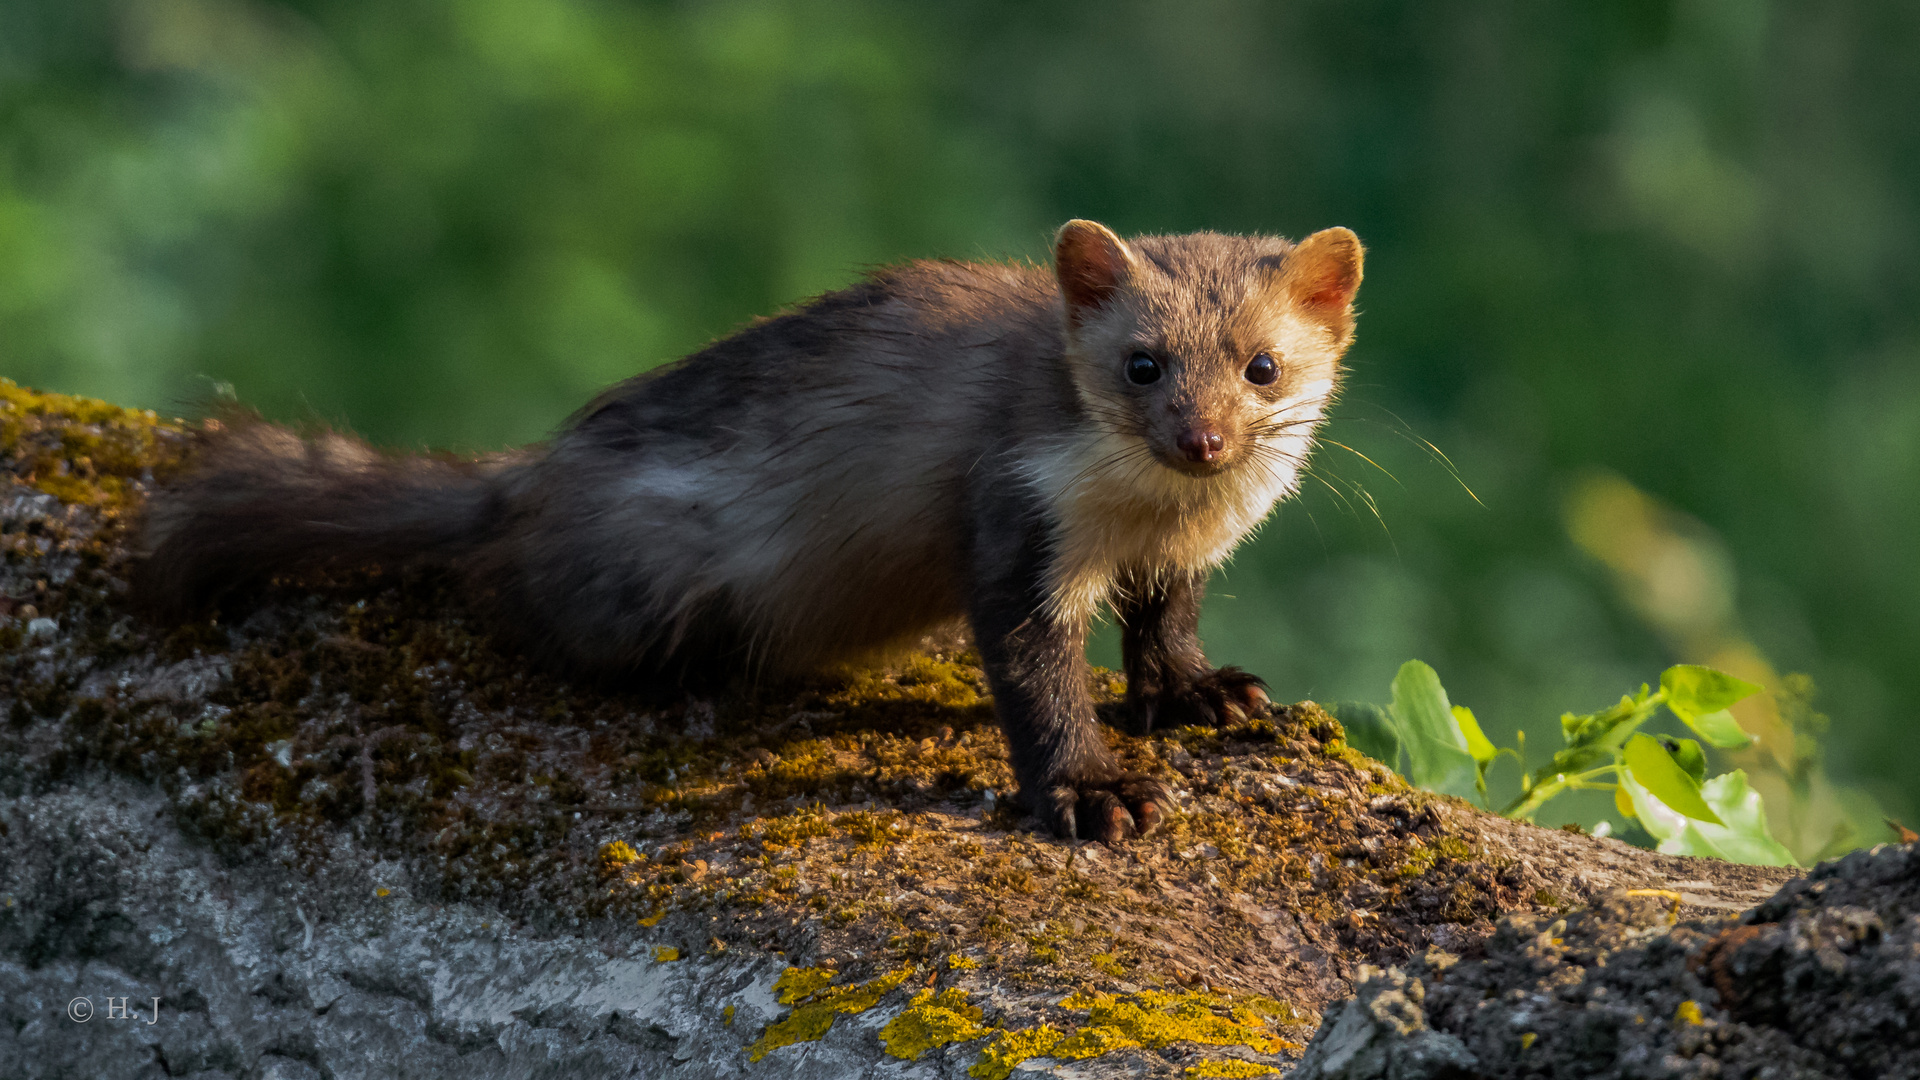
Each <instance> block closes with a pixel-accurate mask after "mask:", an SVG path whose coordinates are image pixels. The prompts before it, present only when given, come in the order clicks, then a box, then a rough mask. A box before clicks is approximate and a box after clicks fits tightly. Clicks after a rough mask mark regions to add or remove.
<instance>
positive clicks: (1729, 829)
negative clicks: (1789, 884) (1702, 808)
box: [1620, 769, 1796, 866]
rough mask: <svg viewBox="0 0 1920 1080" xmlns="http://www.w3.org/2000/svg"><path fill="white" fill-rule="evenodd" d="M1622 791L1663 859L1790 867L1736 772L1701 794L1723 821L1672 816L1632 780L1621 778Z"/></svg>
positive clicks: (1710, 784) (1715, 780) (1717, 779)
mask: <svg viewBox="0 0 1920 1080" xmlns="http://www.w3.org/2000/svg"><path fill="white" fill-rule="evenodd" d="M1620 787H1621V790H1622V791H1625V792H1626V793H1627V794H1628V796H1629V797H1630V798H1631V799H1632V801H1633V807H1634V811H1635V815H1634V816H1635V817H1637V818H1639V820H1640V824H1641V825H1642V826H1643V827H1644V828H1645V829H1646V830H1647V831H1648V832H1649V833H1651V834H1652V835H1653V837H1654V839H1655V840H1657V841H1659V850H1660V851H1661V852H1662V853H1663V854H1667V855H1698V856H1704V857H1706V858H1712V859H1727V860H1729V861H1731V862H1742V863H1752V864H1755V865H1758V866H1794V865H1796V863H1795V861H1794V858H1793V853H1792V852H1790V851H1788V850H1787V849H1786V848H1785V847H1783V846H1781V844H1780V842H1779V841H1777V840H1775V839H1774V838H1773V836H1772V834H1771V833H1769V832H1768V831H1767V811H1766V807H1765V805H1763V804H1762V802H1761V800H1760V793H1759V792H1757V791H1754V790H1753V789H1752V788H1750V787H1748V786H1747V774H1746V773H1744V772H1742V771H1741V770H1739V769H1735V770H1733V771H1732V772H1729V773H1722V774H1721V775H1719V776H1716V777H1714V778H1713V779H1711V780H1709V781H1707V782H1706V783H1705V784H1702V785H1701V787H1700V795H1701V798H1702V799H1703V800H1705V801H1706V803H1707V804H1708V805H1709V806H1711V807H1712V808H1713V810H1714V812H1715V813H1716V814H1718V815H1719V816H1720V818H1721V820H1722V822H1723V824H1720V825H1713V824H1710V823H1708V822H1705V821H1701V820H1699V819H1696V818H1690V817H1686V816H1683V815H1681V814H1678V813H1675V812H1674V811H1673V810H1672V808H1670V807H1668V806H1666V805H1665V804H1664V803H1662V802H1660V801H1659V800H1658V799H1655V798H1654V797H1653V796H1652V795H1651V794H1650V793H1649V792H1648V791H1647V790H1646V789H1645V788H1643V787H1641V786H1640V785H1639V784H1637V783H1635V782H1634V781H1633V778H1632V777H1629V776H1625V775H1623V776H1621V778H1620Z"/></svg>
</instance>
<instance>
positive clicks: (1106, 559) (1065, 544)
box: [1026, 409, 1317, 619]
mask: <svg viewBox="0 0 1920 1080" xmlns="http://www.w3.org/2000/svg"><path fill="white" fill-rule="evenodd" d="M1315 411H1316V412H1317V409H1316V410H1315ZM1316 418H1317V417H1316ZM1286 442H1287V443H1288V444H1289V445H1286V446H1284V447H1283V446H1280V445H1272V446H1270V447H1268V448H1267V450H1268V451H1270V452H1264V453H1259V454H1258V455H1257V459H1256V458H1253V457H1250V458H1249V459H1247V460H1244V461H1242V462H1241V463H1240V464H1239V465H1238V466H1236V467H1234V468H1230V469H1228V470H1227V471H1225V472H1223V473H1221V474H1219V475H1217V476H1209V477H1194V476H1188V475H1187V474H1185V473H1181V472H1177V471H1175V470H1173V469H1171V468H1168V467H1167V466H1165V465H1163V464H1161V463H1160V462H1159V461H1158V460H1157V459H1155V458H1154V457H1153V455H1152V453H1151V451H1149V450H1148V449H1147V447H1146V446H1145V445H1144V444H1142V443H1141V442H1140V441H1139V440H1138V438H1136V437H1132V436H1127V435H1121V434H1117V433H1088V434H1086V435H1083V436H1079V437H1074V438H1069V439H1066V440H1062V441H1061V442H1059V443H1055V444H1052V445H1050V446H1048V447H1046V448H1044V449H1042V450H1040V451H1039V452H1037V453H1035V454H1034V455H1033V456H1032V457H1030V458H1029V459H1028V461H1029V465H1028V468H1027V470H1026V472H1027V477H1028V481H1029V482H1030V483H1031V484H1032V485H1033V486H1034V488H1035V490H1036V491H1037V492H1038V493H1039V494H1040V496H1041V497H1042V498H1043V499H1044V500H1045V503H1046V506H1047V507H1048V511H1049V514H1050V516H1051V517H1052V525H1053V544H1054V549H1053V553H1052V554H1053V558H1052V560H1051V562H1050V564H1049V575H1048V576H1049V580H1048V583H1047V584H1048V605H1049V607H1050V608H1051V609H1052V610H1051V614H1053V615H1054V616H1055V617H1056V618H1061V619H1086V618H1090V617H1092V616H1093V615H1094V614H1095V613H1096V612H1097V611H1098V610H1099V607H1100V605H1101V604H1103V603H1105V602H1106V601H1107V600H1108V599H1109V598H1110V597H1111V595H1112V593H1113V590H1114V588H1115V585H1116V583H1117V582H1118V581H1119V580H1120V579H1121V578H1122V577H1123V576H1137V577H1140V578H1145V579H1149V580H1150V579H1152V578H1154V577H1156V576H1159V575H1162V574H1168V573H1175V572H1195V571H1204V570H1209V569H1211V568H1213V567H1215V566H1218V565H1219V564H1220V563H1222V562H1224V561H1225V560H1226V558H1227V556H1228V555H1230V554H1231V553H1232V552H1233V549H1234V548H1235V547H1237V546H1238V545H1239V543H1240V541H1241V540H1243V539H1245V538H1246V537H1247V535H1248V534H1249V533H1251V532H1252V531H1253V530H1254V529H1255V528H1256V527H1257V526H1258V525H1259V524H1260V522H1261V521H1263V520H1265V518H1266V516H1267V514H1268V513H1270V512H1271V511H1272V509H1273V506H1274V504H1275V503H1277V502H1278V501H1279V500H1281V499H1282V498H1285V497H1286V496H1288V495H1290V494H1292V493H1293V491H1294V490H1295V489H1296V488H1297V487H1298V485H1299V462H1301V461H1303V460H1304V458H1305V454H1306V451H1307V449H1308V447H1309V446H1310V445H1311V436H1310V435H1308V434H1306V433H1304V432H1302V433H1300V434H1293V435H1289V436H1287V437H1286Z"/></svg>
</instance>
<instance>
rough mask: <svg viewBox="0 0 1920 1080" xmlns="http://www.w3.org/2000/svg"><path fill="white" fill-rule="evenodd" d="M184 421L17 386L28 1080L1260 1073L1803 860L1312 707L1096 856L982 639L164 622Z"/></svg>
mask: <svg viewBox="0 0 1920 1080" xmlns="http://www.w3.org/2000/svg"><path fill="white" fill-rule="evenodd" d="M190 445H191V432H190V428H189V426H187V425H182V424H179V423H177V422H173V423H169V422H165V421H161V420H158V419H157V418H155V417H153V416H151V415H150V414H139V413H133V412H129V411H126V410H120V409H116V408H113V407H111V406H106V405H103V404H101V403H98V402H88V401H83V400H78V399H72V398H61V397H57V396H53V395H37V394H32V393H29V392H26V391H23V390H20V389H18V388H16V387H13V386H12V385H11V384H7V383H5V382H4V381H0V716H4V717H5V719H4V721H0V1078H6V1080H10V1078H12V1077H14V1076H23V1077H24V1076H32V1077H95V1076H105V1075H114V1076H149V1075H150V1076H161V1075H193V1074H197V1075H204V1076H208V1077H266V1076H272V1077H307V1076H324V1077H356V1076H380V1077H386V1076H392V1077H402V1076H445V1075H448V1074H450V1073H456V1072H457V1073H460V1074H465V1075H472V1076H476V1077H479V1076H494V1075H498V1076H538V1075H554V1076H568V1077H595V1076H627V1075H631V1076H661V1075H674V1076H685V1077H722V1076H736V1075H743V1076H754V1075H778V1076H794V1075H799V1076H822V1077H826V1076H833V1077H842V1076H863V1075H865V1076H891V1075H902V1076H908V1075H911V1076H929V1077H932V1076H955V1077H957V1076H962V1075H966V1076H972V1077H979V1078H982V1080H988V1078H994V1077H1006V1076H1010V1075H1022V1074H1026V1073H1034V1072H1037V1071H1039V1070H1042V1069H1056V1068H1057V1070H1058V1071H1057V1075H1073V1076H1089V1077H1092V1076H1135V1075H1155V1076H1177V1075H1183V1074H1184V1075H1191V1076H1213V1075H1259V1074H1260V1073H1261V1072H1262V1070H1285V1069H1286V1068H1287V1067H1288V1065H1289V1063H1290V1062H1292V1061H1294V1060H1295V1059H1296V1058H1297V1056H1298V1050H1299V1045H1300V1044H1301V1043H1304V1042H1305V1041H1306V1040H1307V1039H1308V1038H1309V1037H1310V1036H1311V1033H1312V1031H1313V1027H1314V1024H1315V1023H1316V1022H1317V1021H1318V1018H1319V1015H1320V1014H1321V1013H1322V1011H1323V1010H1326V1009H1329V1008H1331V1007H1333V1006H1334V1005H1335V1004H1336V1003H1338V1002H1340V1001H1341V1000H1343V999H1344V998H1346V997H1347V996H1348V995H1349V994H1350V993H1351V992H1352V986H1353V980H1354V979H1355V977H1356V976H1357V975H1359V974H1360V973H1361V972H1363V971H1365V970H1367V965H1391V964H1404V963H1406V962H1407V961H1408V960H1409V958H1410V957H1415V956H1419V955H1421V954H1423V952H1425V953H1426V954H1427V955H1429V956H1435V955H1438V954H1437V953H1432V952H1427V951H1428V950H1434V949H1438V950H1444V951H1446V952H1449V953H1453V954H1457V955H1469V956H1471V955H1474V954H1476V952H1477V951H1478V950H1479V949H1480V948H1481V947H1482V943H1483V942H1485V941H1487V940H1488V939H1489V937H1490V936H1494V935H1495V920H1497V919H1498V918H1499V917H1500V916H1501V915H1502V914H1503V913H1508V912H1514V913H1519V914H1520V915H1522V916H1525V917H1529V918H1539V919H1546V920H1549V921H1551V920H1552V919H1553V918H1557V917H1559V916H1561V915H1563V914H1565V913H1568V912H1571V911H1574V910H1576V909H1578V908H1579V907H1581V906H1583V905H1585V904H1588V903H1591V902H1593V901H1594V900H1596V899H1598V898H1601V897H1603V896H1605V895H1607V894H1609V893H1610V892H1612V891H1617V890H1621V889H1633V888H1640V889H1647V888H1651V889H1666V890H1671V891H1673V892H1675V893H1676V894H1677V895H1678V896H1679V898H1680V902H1681V903H1682V904H1683V905H1685V907H1684V911H1683V914H1688V915H1694V916H1699V915H1709V914H1711V915H1718V914H1720V913H1723V912H1725V911H1738V910H1742V909H1745V908H1747V907H1750V906H1751V905H1753V904H1754V903H1756V902H1757V901H1759V900H1760V899H1761V898H1763V897H1765V896H1767V895H1769V894H1771V893H1772V892H1773V891H1774V889H1776V888H1777V887H1778V886H1779V884H1780V883H1781V882H1782V881H1783V880H1784V879H1785V878H1786V877H1787V875H1786V874H1785V873H1784V872H1781V871H1777V870H1768V869H1761V868H1752V867H1738V866H1730V865H1727V864H1721V863H1714V862H1708V861H1703V860H1692V859H1680V858H1672V857H1667V856H1661V855H1657V854H1654V853H1651V852H1646V851H1641V850H1639V849H1635V848H1631V847H1628V846H1626V845H1623V844H1620V843H1618V842H1616V841H1612V840H1598V839H1594V838H1591V837H1587V836H1582V835H1577V834H1573V833H1567V832H1561V831H1553V830H1544V829H1538V828H1534V827H1532V826H1528V825H1523V824H1519V823H1515V822H1510V821H1507V820H1505V819H1501V818H1498V817H1494V816H1490V815H1486V814H1483V813H1480V812H1478V811H1476V810H1474V809H1473V808H1471V807H1469V806H1468V805H1467V804H1465V803H1462V802H1460V801H1458V800H1453V799H1448V798H1444V797H1440V796H1434V795H1430V794H1427V793H1424V792H1418V791H1413V790H1410V789H1408V788H1407V787H1406V786H1405V785H1404V784H1402V783H1401V782H1400V781H1399V779H1398V778H1397V777H1395V776H1393V775H1392V774H1391V773H1390V772H1388V771H1387V770H1385V769H1384V768H1382V767H1381V766H1379V765H1378V764H1377V763H1374V762H1371V761H1368V760H1367V759H1365V758H1364V757H1361V756H1360V755H1359V754H1357V753H1355V752H1354V751H1352V750H1351V749H1349V748H1348V747H1347V746H1346V745H1345V743H1344V741H1343V740H1342V739H1341V737H1340V729H1339V726H1338V724H1337V723H1335V722H1334V721H1332V719H1331V718H1329V717H1328V716H1327V715H1326V714H1325V713H1324V712H1322V711H1321V710H1320V709H1318V708H1317V707H1315V706H1313V705H1312V704H1311V703H1302V704H1300V705H1297V706H1292V707H1288V708H1284V709H1278V710H1276V711H1275V715H1274V716H1273V717H1272V718H1270V719H1262V720H1258V721H1255V722H1251V723H1249V724H1246V725H1243V726H1240V727H1235V728H1229V729H1222V730H1215V729H1199V728H1190V729H1181V730H1177V731H1172V732H1166V733H1156V734H1155V735H1154V736H1153V737H1151V738H1147V739H1134V738H1127V737H1123V736H1120V735H1118V734H1114V735H1113V736H1112V740H1113V742H1114V745H1115V747H1116V749H1117V750H1118V751H1119V752H1120V753H1121V754H1122V755H1123V756H1124V757H1125V759H1126V760H1127V761H1128V762H1129V763H1130V765H1131V766H1132V767H1134V768H1138V769H1142V770H1145V771H1150V772H1153V773H1156V774H1158V775H1160V776H1162V777H1164V778H1165V779H1167V780H1168V781H1169V782H1170V783H1171V784H1173V785H1174V786H1176V787H1177V788H1178V789H1179V791H1180V798H1181V800H1182V804H1181V807H1180V809H1179V811H1178V812H1177V813H1174V814H1172V815H1170V818H1169V821H1168V823H1167V825H1166V827H1165V828H1164V830H1163V831H1162V832H1161V833H1160V834H1159V835H1156V836H1155V837H1153V838H1150V839H1149V840H1146V841H1141V842H1137V843H1134V844H1131V845H1128V846H1126V847H1122V848H1115V849H1108V848H1104V847H1102V846H1100V845H1089V844H1068V843H1061V842H1058V841H1056V840H1054V839H1052V838H1051V837H1049V836H1044V835H1039V834H1036V833H1034V832H1031V831H1029V830H1030V827H1031V822H1026V821H1023V820H1022V819H1021V818H1020V816H1019V815H1018V814H1016V813H1014V812H1012V811H1011V810H1010V809H1009V808H1008V807H1007V805H1006V802H1007V800H1005V799H1004V798H1001V797H1000V795H1001V794H1002V793H1004V792H1005V790H1006V788H1007V785H1008V783H1009V777H1008V774H1007V769H1006V766H1005V762H1004V758H1003V747H1002V744H1001V742H1000V737H999V734H998V732H997V731H996V730H995V727H994V725H993V722H992V711H991V702H990V701H989V700H988V699H987V698H986V697H985V696H984V689H983V684H982V680H981V678H980V673H979V671H978V669H977V667H976V666H974V665H973V663H972V662H971V660H972V658H971V655H970V654H969V653H968V652H967V651H966V649H965V645H964V642H957V641H949V642H939V641H929V642H927V643H926V648H925V650H924V651H922V652H920V653H917V654H914V655H907V656H903V657H899V658H896V659H895V660H894V661H893V662H891V663H889V664H884V665H879V666H876V667H873V668H871V669H866V670H859V671H847V672H842V673H837V674H827V675H822V676H820V677H819V678H818V679H815V680H812V681H810V682H807V683H804V684H789V685H781V686H747V687H739V688H735V689H733V690H730V691H726V692H724V693H717V694H713V695H710V696H705V697H695V696H690V695H688V694H686V693H684V692H681V691H678V690H674V689H671V688H656V689H648V688H639V689H634V690H628V691H621V692H610V691H604V690H596V689H593V688H587V687H578V686H569V685H567V684H564V683H560V682H556V681H554V680H551V679H547V678H545V677H543V676H540V675H538V674H537V673H533V672H529V671H527V670H526V669H525V666H524V665H523V664H521V663H520V662H519V661H518V659H517V658H515V657H513V656H511V655H505V654H501V653H499V652H498V651H496V650H495V649H494V647H493V645H492V644H491V642H490V641H489V640H488V639H487V637H486V636H485V635H484V633H482V632H480V630H479V628H478V627H476V626H474V625H470V620H469V617H468V615H467V613H466V611H465V609H464V607H463V605H462V598H461V597H460V596H459V595H458V594H457V590H454V589H451V588H449V587H448V586H447V584H446V583H445V582H444V581H440V580H437V579H435V578H434V577H432V576H431V575H406V576H401V577H389V578H380V577H368V576H363V575H361V576H356V575H347V576H343V577H340V578H338V579H334V580H319V581H303V582H283V583H279V584H277V585H276V586H274V587H273V588H272V589H270V590H267V591H266V592H265V593H263V594H262V595H259V596H256V597H253V598H251V602H250V603H249V604H247V605H245V606H240V607H236V608H234V609H232V610H230V611H229V612H226V613H224V617H223V618H221V619H219V620H211V619H210V620H208V621H205V622H201V623H195V624H190V625H186V626H175V627H154V626H150V625H147V624H145V623H143V622H141V621H140V620H138V619H136V618H135V617H134V616H133V615H132V614H131V613H130V612H129V611H128V610H127V609H126V605H125V601H124V595H125V585H124V576H125V567H126V560H127V553H126V548H125V544H126V535H127V523H128V521H129V520H131V517H132V515H134V514H137V512H138V509H139V506H140V502H141V499H142V498H143V497H144V493H145V491H147V490H148V489H149V488H150V487H151V486H152V485H153V484H154V483H155V482H156V478H157V477H159V478H163V477H164V474H165V472H166V471H167V470H168V469H170V468H173V467H176V466H177V463H178V462H179V461H180V459H181V458H182V456H183V454H185V453H187V452H189V450H190ZM1096 690H1097V692H1098V693H1099V695H1100V696H1101V698H1102V700H1103V701H1105V702H1109V703H1110V702H1112V701H1113V700H1114V699H1115V695H1117V694H1118V693H1119V691H1120V690H1121V687H1120V686H1119V685H1118V683H1117V682H1116V681H1114V679H1113V677H1112V676H1110V675H1106V674H1102V675H1101V676H1099V678H1098V680H1097V685H1096ZM1887 925H1889V926H1891V925H1893V924H1892V923H1888V924H1887ZM1510 932H1512V931H1501V933H1510ZM1495 940H1496V941H1504V940H1505V939H1504V938H1498V937H1495ZM1741 955H1743V956H1744V955H1746V954H1745V953H1741ZM1401 977H1402V978H1419V976H1410V975H1402V976H1401ZM1367 985H1368V986H1369V987H1371V986H1372V985H1373V983H1368V984H1367ZM1369 992H1371V991H1369ZM155 999H157V1012H156V1010H155V1005H156V1000H155ZM1378 999H1379V995H1378V994H1375V995H1374V997H1373V998H1368V999H1366V1000H1369V1001H1377V1000H1378ZM83 1003H84V1004H83ZM1412 1004H1413V1006H1414V1007H1416V1008H1414V1010H1413V1011H1408V1008H1407V1007H1404V1006H1401V1005H1395V1006H1393V1007H1394V1008H1399V1009H1401V1012H1402V1013H1404V1014H1405V1015H1406V1016H1409V1017H1412V1016H1414V1013H1415V1012H1417V1007H1418V1006H1419V1002H1413V1003H1412ZM1756 1007H1759V1006H1756ZM1767 1007H1768V1008H1776V1006H1772V1005H1769V1006H1767ZM1777 1007H1778V1008H1790V1007H1791V1005H1790V1004H1788V1005H1781V1006H1777ZM87 1008H91V1010H92V1012H91V1014H90V1015H88V1016H87V1017H86V1019H85V1020H84V1021H83V1020H82V1019H80V1017H81V1015H82V1013H84V1011H85V1009H87ZM69 1009H72V1010H74V1011H73V1012H71V1013H70V1012H69ZM1342 1015H1344V1014H1342ZM1410 1022H1411V1021H1409V1023H1410ZM1422 1022H1423V1023H1424V1022H1425V1021H1422ZM1430 1026H1431V1027H1433V1028H1435V1029H1436V1030H1437V1029H1439V1028H1440V1027H1441V1026H1442V1025H1441V1024H1439V1023H1438V1022H1436V1023H1434V1024H1432V1025H1430ZM1323 1040H1324V1036H1323ZM1435 1045H1439V1043H1437V1042H1436V1043H1435ZM1461 1045H1462V1046H1463V1047H1465V1046H1467V1044H1465V1043H1462V1044H1461ZM1436 1052H1440V1051H1436ZM1448 1052H1451V1051H1450V1050H1449V1051H1448ZM1474 1052H1475V1053H1477V1051H1474ZM1401 1056H1402V1057H1405V1056H1406V1055H1405V1054H1402V1055H1401ZM1396 1060H1398V1059H1396ZM1394 1075H1398V1074H1394ZM1570 1075H1571V1074H1570Z"/></svg>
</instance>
